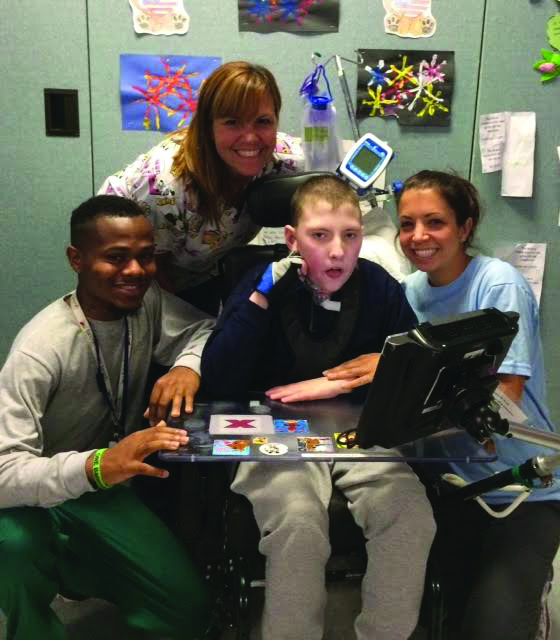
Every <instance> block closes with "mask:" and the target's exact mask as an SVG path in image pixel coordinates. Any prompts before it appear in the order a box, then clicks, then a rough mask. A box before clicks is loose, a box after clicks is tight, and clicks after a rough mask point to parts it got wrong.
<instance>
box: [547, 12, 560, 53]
mask: <svg viewBox="0 0 560 640" xmlns="http://www.w3.org/2000/svg"><path fill="white" fill-rule="evenodd" d="M546 35H547V37H548V44H549V45H550V46H551V47H552V48H553V49H560V13H558V14H556V15H555V16H552V18H549V20H548V22H547V23H546Z"/></svg>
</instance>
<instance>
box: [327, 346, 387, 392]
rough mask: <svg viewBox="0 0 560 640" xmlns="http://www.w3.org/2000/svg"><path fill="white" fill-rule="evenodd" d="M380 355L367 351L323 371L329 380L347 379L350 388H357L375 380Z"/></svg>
mask: <svg viewBox="0 0 560 640" xmlns="http://www.w3.org/2000/svg"><path fill="white" fill-rule="evenodd" d="M380 357H381V354H380V353H366V354H364V355H363V356H358V357H357V358H354V359H353V360H348V362H343V363H342V364H340V365H338V367H333V368H332V369H327V370H326V371H323V375H324V376H325V377H326V378H327V379H328V380H346V382H347V383H348V384H349V386H350V389H355V388H356V387H361V386H362V385H363V384H368V383H370V382H371V381H372V380H373V376H374V375H375V371H376V369H377V365H378V364H379V358H380Z"/></svg>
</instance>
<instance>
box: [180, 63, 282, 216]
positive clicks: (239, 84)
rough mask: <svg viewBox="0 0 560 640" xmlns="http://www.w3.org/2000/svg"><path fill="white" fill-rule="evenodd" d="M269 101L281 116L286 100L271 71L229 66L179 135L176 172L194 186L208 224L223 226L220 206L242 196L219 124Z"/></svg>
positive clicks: (213, 77)
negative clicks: (216, 135) (216, 133)
mask: <svg viewBox="0 0 560 640" xmlns="http://www.w3.org/2000/svg"><path fill="white" fill-rule="evenodd" d="M265 97H270V99H271V100H272V105H273V108H274V114H275V116H276V117H277V118H278V116H279V114H280V107H281V106H282V99H281V97H280V91H279V89H278V85H277V84H276V80H275V79H274V76H273V75H272V73H271V72H270V71H269V70H268V69H265V68H264V67H261V66H259V65H254V64H251V63H249V62H243V61H235V62H227V63H226V64H223V65H222V66H221V67H218V69H216V70H215V71H214V72H213V73H211V74H210V75H209V76H208V78H207V79H206V80H205V81H204V83H203V84H202V87H201V89H200V94H199V97H198V106H197V109H196V112H195V114H194V115H193V117H192V120H191V123H190V125H189V127H188V128H187V129H184V130H183V131H180V132H178V136H179V150H178V152H177V153H176V155H175V158H174V160H173V167H172V171H173V173H174V174H175V175H176V176H180V177H182V178H183V179H184V180H185V182H186V183H187V184H190V185H192V187H194V189H195V190H196V192H197V196H198V203H199V211H198V213H199V215H201V216H202V217H203V218H204V219H206V220H208V221H212V222H214V223H216V224H219V222H220V209H221V206H222V205H223V203H224V202H225V203H229V204H231V203H232V202H233V200H234V198H235V197H236V195H238V190H237V189H236V186H235V185H234V184H232V180H231V174H230V173H229V171H228V169H227V166H226V165H225V163H224V162H223V160H222V159H221V158H220V156H219V155H218V152H217V150H216V145H215V144H214V142H213V123H214V120H215V119H216V118H225V117H228V116H235V117H242V118H247V117H251V116H252V115H253V114H256V113H257V110H258V108H259V105H260V103H261V101H262V99H263V98H265ZM176 135H177V134H176Z"/></svg>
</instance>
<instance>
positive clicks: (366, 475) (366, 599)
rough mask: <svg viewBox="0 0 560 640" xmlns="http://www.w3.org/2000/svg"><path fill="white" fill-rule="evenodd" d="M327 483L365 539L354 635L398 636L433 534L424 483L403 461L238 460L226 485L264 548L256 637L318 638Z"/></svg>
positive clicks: (326, 547) (408, 619)
mask: <svg viewBox="0 0 560 640" xmlns="http://www.w3.org/2000/svg"><path fill="white" fill-rule="evenodd" d="M333 483H334V484H335V485H336V486H337V487H338V488H339V489H340V490H341V491H342V492H343V493H344V494H345V496H346V498H347V499H348V506H349V509H350V511H351V513H352V515H353V517H354V519H355V521H356V522H357V524H358V525H359V526H360V527H361V528H362V530H363V532H364V536H365V538H366V540H367V543H366V549H367V555H368V565H367V571H366V574H365V576H364V579H363V582H362V611H361V613H360V615H359V616H358V618H357V619H356V622H355V630H356V637H357V639H358V640H405V639H406V638H408V637H409V636H410V634H411V633H412V631H413V630H414V628H415V626H416V623H417V620H418V612H419V609H420V602H421V598H422V591H423V587H424V575H425V569H426V561H427V558H428V553H429V551H430V546H431V544H432V540H433V537H434V534H435V524H434V520H433V517H432V510H431V507H430V504H429V502H428V500H427V498H426V494H425V491H424V487H423V486H422V484H421V483H420V481H419V480H418V479H417V478H416V476H415V475H414V474H413V472H412V471H411V469H410V468H409V467H408V465H407V464H405V463H404V462H402V463H401V462H337V463H325V462H305V463H293V464H292V463H266V462H243V463H241V464H240V465H239V469H238V472H237V474H236V477H235V479H234V481H233V484H232V489H233V491H235V492H236V493H240V494H242V495H244V496H246V497H247V498H248V499H249V500H250V502H251V503H252V505H253V510H254V513H255V518H256V521H257V524H258V526H259V529H260V532H261V541H260V545H259V550H260V551H261V553H262V554H263V555H264V556H265V557H266V595H265V605H264V612H263V640H302V638H305V640H321V638H322V637H323V626H324V615H325V606H326V600H327V593H326V586H325V565H326V563H327V560H328V558H329V555H330V544H329V527H328V513H327V508H328V505H329V501H330V497H331V492H332V485H333Z"/></svg>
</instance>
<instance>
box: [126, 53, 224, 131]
mask: <svg viewBox="0 0 560 640" xmlns="http://www.w3.org/2000/svg"><path fill="white" fill-rule="evenodd" d="M220 64H221V59H220V58H206V57H197V56H151V55H133V54H132V55H130V54H122V55H121V108H122V128H123V129H131V130H142V131H143V130H147V131H174V130H175V129H178V128H180V127H184V126H186V125H188V124H189V122H190V121H191V117H192V114H193V113H194V112H195V110H196V105H197V102H198V92H199V89H200V85H201V84H202V81H203V80H204V79H205V78H207V77H208V76H209V75H210V73H212V71H214V69H216V68H217V67H219V66H220Z"/></svg>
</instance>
